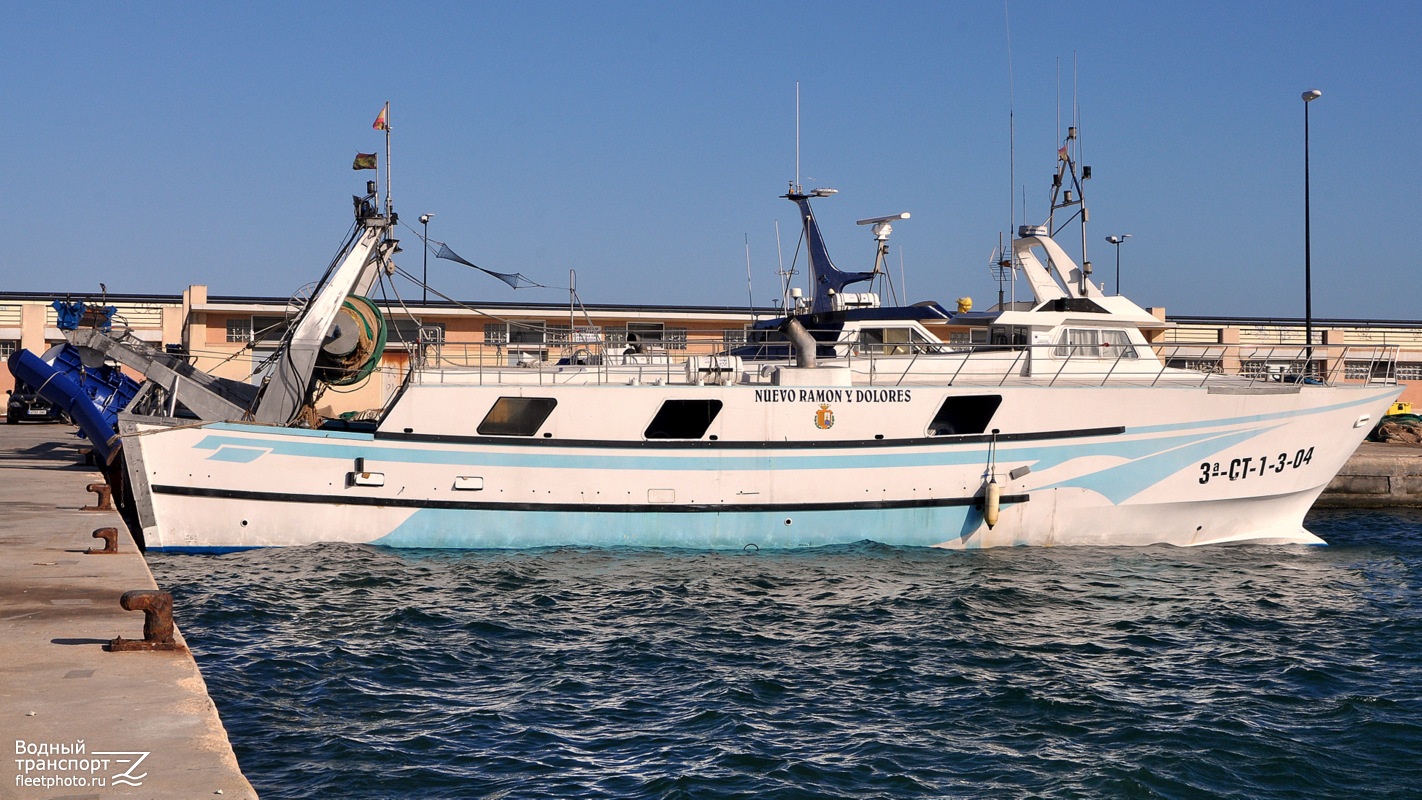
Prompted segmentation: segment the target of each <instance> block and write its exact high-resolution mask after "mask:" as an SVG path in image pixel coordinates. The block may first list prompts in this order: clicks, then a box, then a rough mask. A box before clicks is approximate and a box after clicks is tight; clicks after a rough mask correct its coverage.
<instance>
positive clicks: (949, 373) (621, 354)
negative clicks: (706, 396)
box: [412, 331, 1400, 388]
mask: <svg viewBox="0 0 1422 800" xmlns="http://www.w3.org/2000/svg"><path fill="white" fill-rule="evenodd" d="M755 347H756V346H755V345H746V344H744V343H738V342H735V341H729V342H728V341H727V339H726V338H725V337H724V336H723V334H722V332H721V331H715V332H713V333H712V334H708V335H704V336H698V335H695V334H686V333H684V332H679V333H678V335H677V336H676V337H675V338H674V339H667V340H664V341H663V340H655V339H653V340H648V339H643V340H641V341H640V342H638V343H637V344H636V345H635V346H631V345H628V344H627V343H626V342H624V341H620V340H614V341H612V342H610V343H609V342H607V341H606V340H602V339H599V340H595V341H594V340H589V341H578V342H575V343H570V344H569V343H553V344H549V343H539V342H503V341H496V342H445V341H434V342H424V343H422V344H421V345H419V346H418V347H417V348H415V349H414V350H413V353H412V355H413V359H412V364H413V369H414V372H415V374H414V375H413V379H414V380H415V381H418V382H421V383H459V384H470V383H477V384H505V383H507V384H521V385H528V384H535V385H557V384H572V383H578V384H609V385H615V384H629V383H640V384H688V385H690V384H697V385H700V384H722V385H724V384H755V385H773V384H775V383H776V381H777V377H776V375H775V372H776V370H777V369H779V368H780V367H784V366H792V367H793V366H795V365H796V364H797V360H796V359H797V355H798V354H797V353H796V352H795V350H794V347H793V346H792V345H791V344H790V343H788V342H769V343H766V344H764V345H763V346H761V347H760V353H761V355H762V357H754V356H751V355H750V353H751V352H752V349H754V348H755ZM817 350H818V353H817V357H816V362H817V364H818V366H821V367H839V368H844V369H847V370H848V371H849V376H850V382H851V383H852V384H853V385H864V386H885V387H892V386H920V385H925V384H927V385H948V386H958V385H972V386H1008V385H1031V386H1102V385H1108V384H1109V385H1113V386H1145V387H1155V386H1176V387H1178V386H1209V385H1227V386H1233V387H1246V388H1247V387H1255V388H1264V387H1271V386H1272V387H1279V386H1282V385H1288V384H1305V385H1311V384H1324V385H1340V384H1351V385H1394V384H1396V383H1397V382H1398V381H1397V361H1398V353H1399V350H1400V347H1399V346H1397V345H1376V344H1370V345H1339V344H1330V345H1321V344H1320V345H1314V346H1312V347H1306V346H1302V345H1258V344H1201V343H1163V344H1162V343H1157V344H1153V345H1150V346H1148V347H1140V346H1139V345H1132V346H1126V347H1122V346H1112V345H1108V344H1084V345H1065V344H1054V343H1053V344H1041V343H1039V344H1023V343H1019V344H987V345H985V344H960V343H932V344H925V343H921V342H912V343H911V342H888V343H878V342H875V343H865V342H859V341H835V340H833V339H829V340H826V341H821V342H819V344H818V348H817ZM733 352H739V353H741V354H742V355H741V356H739V357H733V356H731V355H730V354H731V353H733ZM827 379H828V376H827ZM841 379H842V378H841Z"/></svg>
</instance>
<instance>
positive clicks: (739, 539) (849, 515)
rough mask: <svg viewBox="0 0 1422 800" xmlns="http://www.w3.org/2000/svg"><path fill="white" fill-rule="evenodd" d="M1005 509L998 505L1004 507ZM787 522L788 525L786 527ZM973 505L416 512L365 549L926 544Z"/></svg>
mask: <svg viewBox="0 0 1422 800" xmlns="http://www.w3.org/2000/svg"><path fill="white" fill-rule="evenodd" d="M1006 507H1007V506H1006V505H1004V508H1006ZM787 519H788V520H790V523H791V524H789V525H787V524H785V523H786V520H787ZM981 522H982V512H980V511H979V510H977V509H976V508H974V507H972V506H948V507H936V508H894V509H882V508H874V509H852V510H845V509H838V510H833V511H798V512H789V513H786V512H773V511H741V512H730V513H719V512H707V513H698V514H687V513H661V512H657V511H645V512H636V513H627V512H579V511H557V512H540V511H466V510H446V509H422V510H420V511H418V512H416V513H415V514H414V515H412V516H411V517H410V518H409V519H408V520H406V521H405V523H404V524H402V525H401V526H400V527H398V528H396V529H395V530H394V531H392V532H390V533H389V534H387V535H385V536H382V537H380V538H379V539H376V540H375V541H373V542H371V543H370V544H376V545H385V546H389V547H431V548H525V547H552V546H565V547H618V546H632V547H685V548H693V549H708V548H709V549H728V548H734V549H740V548H742V547H745V546H747V545H752V544H753V545H756V546H757V547H763V548H794V547H821V546H825V545H834V544H850V543H853V542H859V541H863V540H865V539H869V540H873V541H876V542H879V543H881V544H887V545H893V546H898V547H927V546H930V545H935V544H939V543H942V542H947V541H951V540H953V539H959V538H964V537H967V536H969V535H971V534H972V533H973V532H974V531H976V530H978V528H979V527H980V525H981Z"/></svg>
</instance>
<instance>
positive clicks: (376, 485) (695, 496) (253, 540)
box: [122, 385, 1400, 549]
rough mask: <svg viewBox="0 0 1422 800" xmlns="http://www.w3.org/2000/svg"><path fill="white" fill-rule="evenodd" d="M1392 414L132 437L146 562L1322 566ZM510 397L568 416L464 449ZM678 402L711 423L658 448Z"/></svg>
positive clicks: (799, 417)
mask: <svg viewBox="0 0 1422 800" xmlns="http://www.w3.org/2000/svg"><path fill="white" fill-rule="evenodd" d="M1399 391H1400V389H1399V387H1396V386H1387V387H1356V386H1355V387H1346V386H1306V385H1305V386H1296V387H1276V388H1264V389H1257V390H1250V391H1243V392H1238V391H1228V390H1224V391H1221V390H1211V389H1209V388H1206V387H1189V388H1187V387H1183V386H1182V387H1155V388H1144V387H1131V386H1097V387H1072V388H1067V387H1062V386H1055V387H1050V388H1048V387H1040V386H1007V387H1001V388H997V389H984V388H982V387H964V388H944V387H937V388H935V387H925V386H915V387H911V388H907V389H903V388H895V389H884V388H871V387H856V388H830V387H805V388H792V389H777V388H773V387H756V386H740V385H731V386H645V385H644V386H586V385H583V386H562V387H548V386H545V387H524V388H516V387H509V386H502V387H501V386H437V385H414V386H411V387H409V390H408V391H407V392H406V393H405V394H404V396H402V397H401V398H400V399H399V401H398V403H397V404H396V405H395V406H394V408H393V409H392V410H391V412H390V413H389V414H388V415H387V417H386V419H385V420H384V421H383V422H382V424H381V426H380V429H379V430H378V431H377V432H375V433H355V432H340V431H324V430H303V429H296V428H289V427H278V426H266V425H253V424H242V423H208V424H188V425H183V424H177V423H180V422H181V421H180V420H157V419H153V418H143V417H125V418H124V419H123V421H122V426H123V433H124V434H125V437H124V438H125V442H126V446H127V448H128V453H129V468H130V472H131V477H132V479H133V481H134V486H135V487H136V488H137V489H138V491H137V498H138V505H139V509H140V515H141V518H142V523H143V528H144V536H145V538H146V540H147V544H148V546H149V547H150V548H153V549H229V548H245V547H264V546H283V545H304V544H312V543H316V542H327V541H341V542H357V543H370V544H378V545H389V546H398V547H432V548H521V547H550V546H646V547H687V548H738V549H739V548H744V547H749V546H755V547H760V548H789V547H814V546H825V545H834V544H846V543H852V542H858V541H863V540H872V541H876V542H881V543H884V544H888V545H897V546H934V547H947V548H978V547H992V546H1006V545H1147V544H1156V543H1167V544H1174V545H1198V544H1213V543H1224V542H1239V541H1258V542H1271V543H1281V542H1282V543H1313V544H1317V543H1321V540H1319V539H1318V538H1317V537H1314V536H1313V535H1312V534H1310V533H1308V532H1307V531H1306V530H1305V529H1304V527H1303V517H1304V514H1305V513H1306V512H1307V511H1308V509H1309V507H1310V506H1311V505H1312V503H1313V501H1314V500H1315V499H1316V498H1317V496H1318V495H1319V494H1320V493H1321V492H1322V491H1323V489H1324V487H1325V486H1326V485H1327V484H1328V482H1329V480H1330V479H1331V478H1332V477H1333V475H1334V474H1335V473H1336V472H1337V471H1338V470H1339V469H1340V468H1341V467H1342V465H1343V463H1344V462H1345V461H1346V460H1347V458H1348V457H1349V456H1350V455H1351V454H1352V452H1353V451H1354V449H1355V448H1356V447H1357V445H1358V443H1359V442H1360V441H1361V440H1362V438H1363V437H1364V436H1365V435H1366V434H1367V432H1368V431H1369V430H1370V429H1371V427H1372V424H1373V422H1374V421H1376V420H1377V419H1378V418H1379V416H1380V415H1381V414H1382V413H1383V411H1384V410H1385V409H1386V407H1387V406H1388V405H1389V404H1390V403H1391V402H1392V401H1393V400H1394V399H1395V398H1396V396H1397V395H1398V393H1399ZM772 392H773V393H772ZM856 392H857V393H858V394H857V396H856ZM510 395H521V396H524V397H538V398H546V399H548V400H551V401H556V403H557V408H558V411H559V413H556V414H553V415H551V416H550V417H549V419H548V421H547V423H546V424H545V425H544V426H542V427H541V428H540V429H539V431H538V435H537V436H530V437H525V438H517V439H514V438H510V437H493V436H481V435H478V434H477V433H476V430H475V427H476V423H478V422H479V420H481V419H483V418H484V417H485V414H486V411H487V410H488V409H489V408H490V407H491V406H492V405H493V404H494V403H495V401H496V400H497V399H498V398H500V397H506V396H510ZM951 395H960V396H975V397H981V396H984V395H991V396H994V397H1000V398H1001V404H1000V407H998V409H997V411H996V413H995V415H994V416H993V419H992V423H991V428H992V429H995V430H997V431H998V433H997V434H996V436H994V435H993V434H991V433H982V434H971V435H962V436H958V435H942V436H933V435H929V433H928V423H929V420H931V419H932V418H933V416H934V413H935V411H936V410H937V409H938V408H940V407H941V406H942V404H943V403H944V400H945V398H947V397H949V396H951ZM669 398H671V399H677V398H681V399H685V398H700V399H710V400H713V401H719V402H720V403H721V407H720V408H721V410H720V413H719V414H718V415H717V416H716V419H715V421H714V422H713V423H712V425H711V427H710V429H709V430H708V431H707V432H706V433H705V435H704V436H703V437H701V438H698V439H696V440H694V441H665V440H660V441H651V440H647V439H646V438H645V437H643V436H642V435H641V434H642V433H643V429H644V427H645V426H646V424H647V420H649V419H651V418H652V416H653V414H654V413H655V412H656V409H657V408H658V406H659V405H660V404H662V403H663V402H664V401H665V400H667V399H669ZM822 401H826V402H822ZM434 409H443V412H442V413H436V412H435V411H434ZM825 411H828V412H829V416H828V417H826V416H825V415H824V413H823V412H825ZM827 420H828V424H826V421H827ZM135 434H136V435H135ZM994 440H995V456H996V458H995V464H990V463H989V459H990V457H991V453H990V450H991V449H992V447H993V445H994ZM1014 474H1015V475H1018V477H1016V478H1013V477H1011V476H1012V475H1014ZM994 476H995V479H996V481H997V483H998V484H999V485H1000V487H1001V493H1002V500H1001V505H1000V519H999V520H998V521H997V524H996V525H995V526H994V527H992V528H989V527H988V526H987V524H986V522H985V520H984V509H983V496H984V488H985V482H986V481H987V480H988V479H989V478H992V477H994Z"/></svg>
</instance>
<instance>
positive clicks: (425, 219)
mask: <svg viewBox="0 0 1422 800" xmlns="http://www.w3.org/2000/svg"><path fill="white" fill-rule="evenodd" d="M433 216H434V214H421V215H420V224H421V225H423V226H425V277H424V279H423V280H422V281H421V282H420V291H421V294H420V305H429V303H430V217H433Z"/></svg>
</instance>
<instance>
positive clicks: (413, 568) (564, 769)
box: [149, 510, 1422, 800]
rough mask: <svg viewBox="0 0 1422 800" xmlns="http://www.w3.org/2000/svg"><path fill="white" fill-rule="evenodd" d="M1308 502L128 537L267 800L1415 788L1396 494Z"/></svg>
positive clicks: (1209, 793) (1406, 603) (1414, 705)
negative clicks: (1246, 533) (1290, 537)
mask: <svg viewBox="0 0 1422 800" xmlns="http://www.w3.org/2000/svg"><path fill="white" fill-rule="evenodd" d="M1308 524H1309V527H1310V529H1311V530H1313V531H1314V532H1316V533H1318V534H1320V535H1322V536H1323V537H1324V538H1325V539H1327V540H1328V541H1329V542H1330V543H1331V546H1329V547H1296V546H1289V547H1267V546H1238V547H1210V548H1201V549H1181V548H1173V547H1164V546H1161V547H1148V548H1059V549H1045V548H1016V549H1000V550H990V551H978V552H946V551H937V550H931V549H900V548H890V547H883V546H880V545H876V544H873V543H868V542H866V543H862V544H859V545H854V546H847V547H835V548H823V549H816V550H807V551H791V552H771V551H758V552H757V551H754V550H749V551H736V552H695V551H659V550H639V549H626V550H619V549H608V550H587V549H550V550H536V551H492V552H488V551H485V552H479V551H474V552H453V551H418V550H410V551H400V550H389V549H381V548H373V547H364V546H347V545H326V546H317V547H307V548H291V549H273V550H255V551H246V552H239V553H232V554H227V555H221V556H194V555H174V554H150V557H149V558H150V564H151V566H152V569H153V572H154V574H155V576H156V577H157V579H158V583H159V585H160V586H163V587H164V588H168V589H171V591H172V592H173V594H174V596H175V606H176V612H175V615H176V617H177V621H178V624H179V625H180V626H181V628H182V629H183V632H184V634H185V635H186V637H187V639H188V642H189V643H190V644H191V645H192V648H193V650H194V653H195V654H196V656H197V659H198V663H199V665H200V666H201V668H202V672H203V675H204V677H205V678H206V680H207V684H208V688H209V690H210V693H211V695H212V698H213V700H214V701H215V702H216V704H217V706H218V709H219V711H220V712H221V715H222V718H223V721H224V723H225V724H226V726H227V729H228V733H229V735H230V737H231V740H232V743H233V745H234V748H235V750H236V753H237V757H238V760H239V762H240V764H241V767H242V769H243V771H244V772H245V774H246V776H247V777H248V779H250V780H251V782H252V784H253V786H254V787H256V789H257V791H258V792H259V794H260V796H261V797H263V798H266V800H273V799H274V798H307V797H343V798H390V797H420V798H439V797H449V798H464V797H470V798H476V797H498V798H573V797H596V798H722V797H744V798H750V797H755V798H766V797H770V798H775V797H784V798H798V797H806V798H809V797H814V798H877V797H969V798H977V797H981V798H999V797H1027V796H1032V797H1049V798H1057V797H1060V798H1068V797H1070V798H1077V797H1113V798H1114V797H1164V798H1195V797H1199V798H1205V797H1250V798H1261V797H1267V798H1276V797H1278V798H1283V797H1299V798H1305V797H1307V798H1318V797H1337V798H1357V797H1372V798H1383V797H1419V796H1422V788H1419V787H1422V511H1407V510H1395V511H1315V513H1314V514H1313V515H1312V516H1311V517H1310V519H1309V523H1308Z"/></svg>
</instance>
